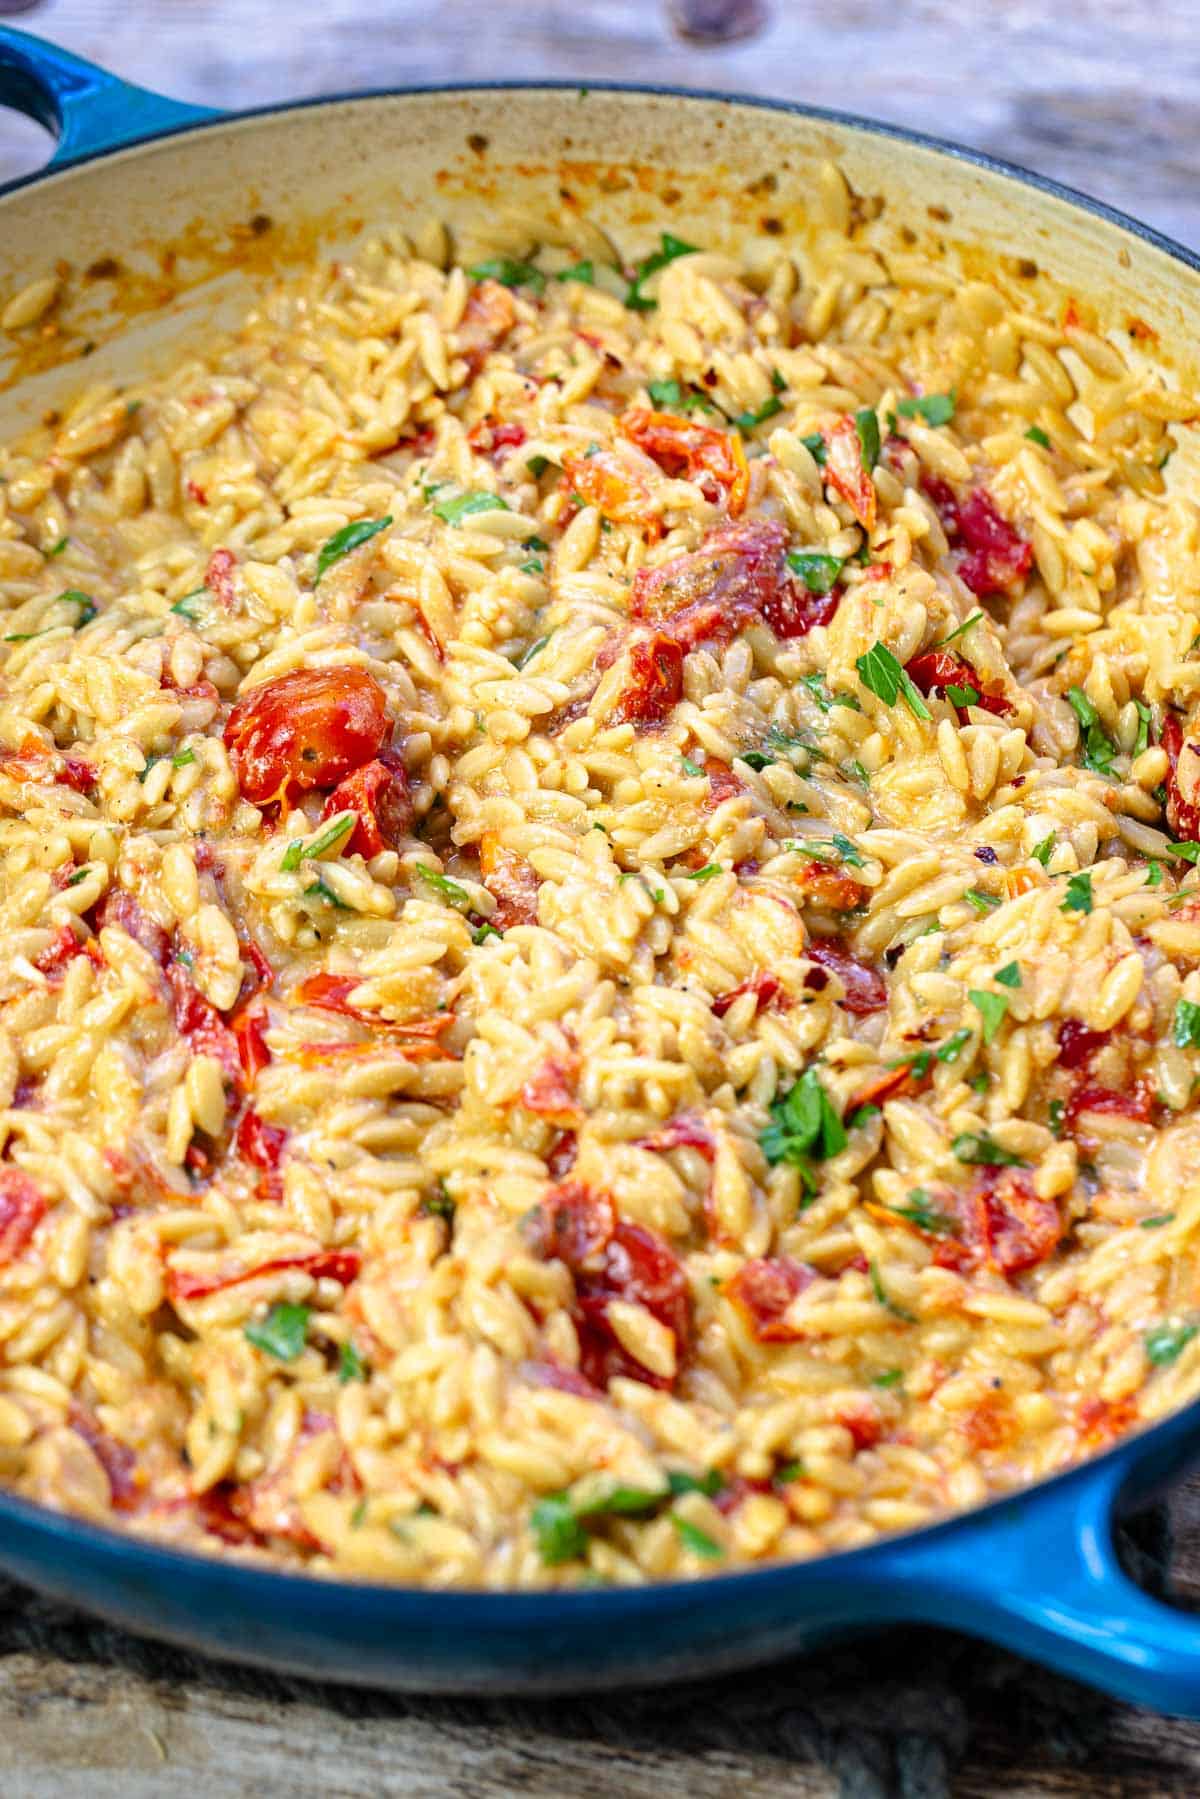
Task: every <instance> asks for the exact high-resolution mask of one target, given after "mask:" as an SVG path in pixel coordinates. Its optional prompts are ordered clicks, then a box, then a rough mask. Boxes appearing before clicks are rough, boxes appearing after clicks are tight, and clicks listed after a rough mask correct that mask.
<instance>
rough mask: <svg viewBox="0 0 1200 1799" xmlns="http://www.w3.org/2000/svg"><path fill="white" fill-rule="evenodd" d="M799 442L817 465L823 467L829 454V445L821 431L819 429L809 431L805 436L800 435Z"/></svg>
mask: <svg viewBox="0 0 1200 1799" xmlns="http://www.w3.org/2000/svg"><path fill="white" fill-rule="evenodd" d="M800 442H801V443H802V444H803V445H804V447H805V449H806V450H807V451H808V453H809V455H810V456H811V457H812V459H813V461H814V462H815V463H816V464H817V466H818V467H819V468H823V467H824V466H825V462H826V460H827V458H828V456H829V445H828V444H827V443H826V442H825V439H824V437H822V435H821V433H820V432H819V431H810V432H809V434H808V436H807V437H802V438H801V439H800Z"/></svg>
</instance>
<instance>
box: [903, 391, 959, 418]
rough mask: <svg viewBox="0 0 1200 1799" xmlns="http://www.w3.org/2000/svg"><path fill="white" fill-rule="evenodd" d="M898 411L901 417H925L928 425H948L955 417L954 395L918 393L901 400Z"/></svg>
mask: <svg viewBox="0 0 1200 1799" xmlns="http://www.w3.org/2000/svg"><path fill="white" fill-rule="evenodd" d="M896 411H897V412H898V413H899V414H900V416H901V418H905V419H916V418H920V419H924V421H925V423H926V424H927V425H948V424H949V423H950V420H951V419H952V418H953V417H954V395H953V393H948V394H918V395H916V396H915V397H914V398H913V399H911V400H899V401H897V403H896Z"/></svg>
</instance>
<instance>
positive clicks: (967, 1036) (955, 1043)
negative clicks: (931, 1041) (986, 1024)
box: [933, 1030, 971, 1062]
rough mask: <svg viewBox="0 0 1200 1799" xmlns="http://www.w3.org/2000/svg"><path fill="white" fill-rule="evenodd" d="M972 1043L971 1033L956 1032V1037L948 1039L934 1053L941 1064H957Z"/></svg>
mask: <svg viewBox="0 0 1200 1799" xmlns="http://www.w3.org/2000/svg"><path fill="white" fill-rule="evenodd" d="M970 1041H971V1033H970V1031H965V1030H964V1031H955V1033H954V1035H953V1036H952V1037H947V1039H946V1041H945V1042H944V1043H942V1044H939V1046H938V1048H937V1049H935V1050H934V1052H933V1053H934V1055H935V1056H936V1057H937V1059H938V1061H939V1062H957V1061H958V1058H959V1056H960V1055H961V1054H962V1052H963V1050H964V1049H965V1048H966V1047H967V1044H968V1043H969V1042H970Z"/></svg>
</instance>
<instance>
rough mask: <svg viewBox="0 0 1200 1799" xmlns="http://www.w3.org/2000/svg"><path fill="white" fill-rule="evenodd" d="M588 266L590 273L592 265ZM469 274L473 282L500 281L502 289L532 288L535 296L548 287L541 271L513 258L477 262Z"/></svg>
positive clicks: (497, 258)
mask: <svg viewBox="0 0 1200 1799" xmlns="http://www.w3.org/2000/svg"><path fill="white" fill-rule="evenodd" d="M587 266H588V269H589V271H590V269H591V266H592V265H591V263H588V265H587ZM467 274H468V275H469V276H470V277H471V280H472V281H498V282H499V283H500V285H501V286H502V287H531V288H532V289H533V291H534V293H535V294H540V293H541V291H542V289H543V288H544V287H545V285H546V277H545V275H543V273H542V271H541V269H537V268H534V266H533V264H532V263H531V262H515V261H514V260H513V258H512V257H511V256H489V257H488V259H487V261H486V262H477V263H476V264H475V266H474V268H472V269H468V270H467ZM563 279H564V280H565V279H566V277H565V276H564V277H563ZM589 279H590V274H589Z"/></svg>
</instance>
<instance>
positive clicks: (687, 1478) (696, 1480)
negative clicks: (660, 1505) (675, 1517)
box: [667, 1468, 725, 1499]
mask: <svg viewBox="0 0 1200 1799" xmlns="http://www.w3.org/2000/svg"><path fill="white" fill-rule="evenodd" d="M724 1485H725V1476H724V1475H723V1474H722V1473H721V1470H720V1469H719V1468H710V1469H709V1471H708V1473H707V1474H701V1475H699V1476H697V1475H695V1474H675V1473H671V1474H668V1475H667V1486H668V1487H669V1488H670V1491H671V1494H672V1496H673V1497H674V1498H676V1499H678V1497H679V1495H680V1494H681V1493H703V1494H704V1497H705V1498H706V1499H715V1498H716V1496H717V1494H718V1493H719V1492H720V1491H721V1488H722V1487H723V1486H724Z"/></svg>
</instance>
